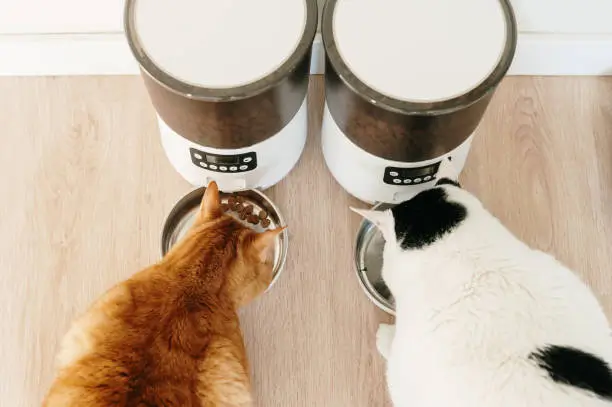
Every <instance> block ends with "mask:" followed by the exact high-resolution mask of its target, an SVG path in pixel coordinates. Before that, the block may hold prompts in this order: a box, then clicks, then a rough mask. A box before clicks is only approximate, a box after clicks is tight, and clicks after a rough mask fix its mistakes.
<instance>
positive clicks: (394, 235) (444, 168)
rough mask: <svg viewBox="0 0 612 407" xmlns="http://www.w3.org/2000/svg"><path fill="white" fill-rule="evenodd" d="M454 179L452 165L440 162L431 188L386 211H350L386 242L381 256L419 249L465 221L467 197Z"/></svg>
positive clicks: (454, 174)
mask: <svg viewBox="0 0 612 407" xmlns="http://www.w3.org/2000/svg"><path fill="white" fill-rule="evenodd" d="M457 175H458V174H457V172H456V170H455V169H454V167H453V165H452V163H451V162H450V161H449V160H444V161H443V162H442V163H441V165H440V169H439V171H438V175H437V176H438V180H437V182H436V184H435V186H434V187H433V188H431V189H428V190H425V191H422V192H420V193H419V194H417V195H415V196H414V197H413V198H411V199H409V200H407V201H405V202H402V203H400V204H399V205H397V206H394V207H393V208H391V209H388V210H384V211H376V210H364V209H355V208H351V209H352V210H353V211H355V212H357V213H358V214H360V215H361V216H363V217H364V218H366V219H368V220H369V221H370V222H372V223H373V224H374V225H376V227H377V228H378V229H379V230H380V231H381V233H382V235H383V237H384V239H385V241H386V242H387V244H386V245H385V252H396V253H400V252H404V251H409V250H415V249H423V248H426V247H428V246H431V245H433V244H434V243H436V242H437V241H438V240H440V239H442V238H443V237H445V236H446V235H447V234H449V233H450V232H452V231H453V230H454V229H455V228H457V227H458V226H459V225H460V224H461V223H462V222H463V221H464V220H465V219H466V217H467V212H468V211H467V207H468V206H469V205H471V203H470V200H471V198H470V196H471V195H470V194H469V193H468V192H467V191H464V190H463V189H461V186H460V184H459V182H458V181H457ZM385 257H388V256H387V253H385Z"/></svg>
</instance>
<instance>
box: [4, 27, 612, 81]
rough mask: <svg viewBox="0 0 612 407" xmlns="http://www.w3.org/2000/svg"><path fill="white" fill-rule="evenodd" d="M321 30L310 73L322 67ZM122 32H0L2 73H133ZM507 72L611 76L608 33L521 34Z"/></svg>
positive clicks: (134, 66) (611, 46) (135, 70)
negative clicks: (20, 33) (45, 33)
mask: <svg viewBox="0 0 612 407" xmlns="http://www.w3.org/2000/svg"><path fill="white" fill-rule="evenodd" d="M324 61H325V57H324V53H323V44H322V41H321V38H320V36H319V35H317V38H316V39H315V43H314V46H313V58H312V65H311V73H312V74H322V73H324V69H325V63H324ZM136 74H138V65H137V64H136V62H135V61H134V59H133V57H132V55H131V53H130V50H129V48H128V46H127V44H126V42H125V40H124V37H123V34H121V33H110V34H109V33H101V34H78V35H77V34H64V35H61V34H54V35H4V36H2V35H0V76H59V75H136ZM509 74H510V75H543V76H546V75H589V76H597V75H612V33H611V34H605V35H573V34H572V35H562V34H535V33H534V34H532V33H525V34H521V35H520V36H519V44H518V48H517V52H516V56H515V60H514V63H513V65H512V67H511V69H510V72H509Z"/></svg>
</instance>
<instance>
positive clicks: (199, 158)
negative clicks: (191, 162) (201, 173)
mask: <svg viewBox="0 0 612 407" xmlns="http://www.w3.org/2000/svg"><path fill="white" fill-rule="evenodd" d="M193 156H194V157H195V158H196V160H201V159H202V155H201V154H198V153H193Z"/></svg>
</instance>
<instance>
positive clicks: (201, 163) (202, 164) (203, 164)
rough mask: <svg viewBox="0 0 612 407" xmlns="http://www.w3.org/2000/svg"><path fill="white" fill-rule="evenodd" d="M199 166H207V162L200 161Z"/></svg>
mask: <svg viewBox="0 0 612 407" xmlns="http://www.w3.org/2000/svg"><path fill="white" fill-rule="evenodd" d="M200 167H204V168H206V167H208V164H206V163H205V162H204V161H200Z"/></svg>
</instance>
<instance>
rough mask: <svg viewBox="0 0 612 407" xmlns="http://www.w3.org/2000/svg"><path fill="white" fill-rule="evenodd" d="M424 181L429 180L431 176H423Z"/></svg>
mask: <svg viewBox="0 0 612 407" xmlns="http://www.w3.org/2000/svg"><path fill="white" fill-rule="evenodd" d="M423 179H424V180H425V181H429V180H430V179H431V177H430V176H429V175H428V176H426V177H425V178H423Z"/></svg>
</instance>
